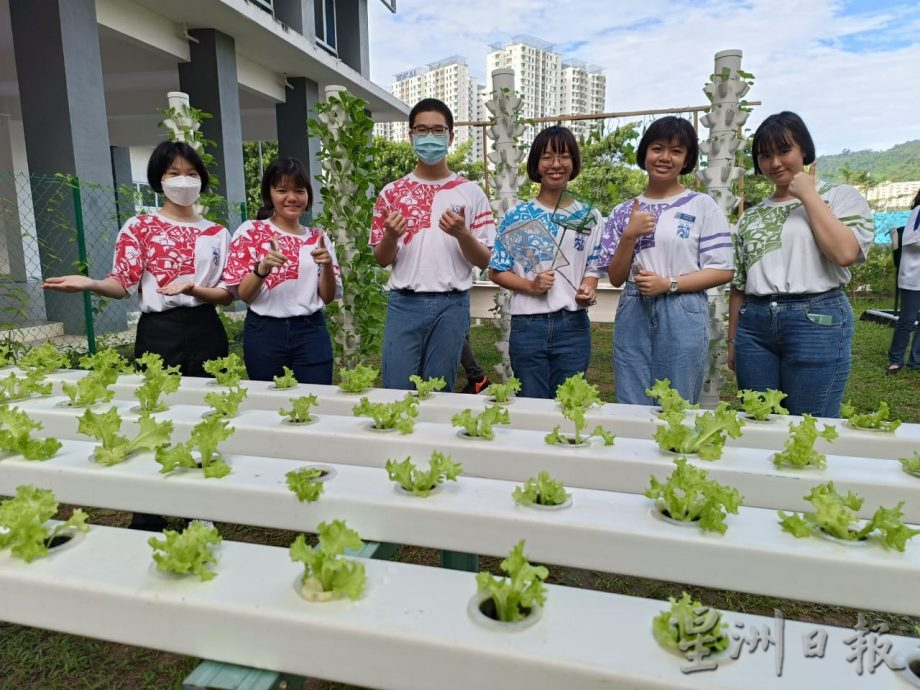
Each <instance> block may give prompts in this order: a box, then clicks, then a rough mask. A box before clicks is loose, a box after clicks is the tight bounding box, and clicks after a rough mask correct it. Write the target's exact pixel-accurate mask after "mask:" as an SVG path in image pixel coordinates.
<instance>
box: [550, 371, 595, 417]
mask: <svg viewBox="0 0 920 690" xmlns="http://www.w3.org/2000/svg"><path fill="white" fill-rule="evenodd" d="M556 402H558V403H559V404H560V405H561V406H562V409H572V408H576V407H582V408H585V409H587V408H589V407H591V406H592V405H600V404H602V402H603V401H602V400H601V393H600V390H599V389H598V387H597V386H595V385H594V384H593V383H589V382H588V381H586V380H585V375H584V373H583V372H578V373H577V374H575V375H573V376H569V378H567V379H566V380H565V381H563V382H562V383H560V384H559V386H557V387H556Z"/></svg>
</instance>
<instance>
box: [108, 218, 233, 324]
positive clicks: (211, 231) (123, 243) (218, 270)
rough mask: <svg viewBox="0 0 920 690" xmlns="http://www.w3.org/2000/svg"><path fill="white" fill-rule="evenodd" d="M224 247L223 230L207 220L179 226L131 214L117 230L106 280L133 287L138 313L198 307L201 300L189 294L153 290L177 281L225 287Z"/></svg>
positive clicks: (227, 234) (226, 240) (227, 239)
mask: <svg viewBox="0 0 920 690" xmlns="http://www.w3.org/2000/svg"><path fill="white" fill-rule="evenodd" d="M229 245H230V232H229V231H228V230H227V228H225V227H224V226H223V225H218V224H217V223H214V222H212V221H210V220H200V221H198V222H197V223H182V222H180V221H176V220H173V219H171V218H166V217H165V216H161V215H159V214H157V213H151V214H145V215H142V216H134V217H133V218H130V219H128V221H127V222H126V223H125V224H124V225H123V226H122V228H121V230H120V231H119V232H118V238H117V239H116V240H115V260H114V262H113V266H112V272H111V273H109V274H108V275H107V276H106V278H113V279H115V280H117V281H118V282H119V283H121V284H122V286H123V287H124V288H125V290H127V291H128V292H133V291H134V290H135V288H137V291H138V301H139V303H140V309H141V311H142V312H161V311H167V310H169V309H173V308H175V307H197V306H200V305H202V304H204V302H202V301H201V300H200V299H197V298H195V297H192V296H191V295H170V296H166V295H161V294H159V293H158V292H157V288H161V287H166V286H167V285H169V284H171V283H174V282H176V281H177V280H182V281H185V280H191V281H193V282H194V283H195V284H196V285H201V286H202V287H224V285H223V284H222V283H221V282H220V278H221V274H222V273H223V270H224V264H226V263H227V249H228V247H229Z"/></svg>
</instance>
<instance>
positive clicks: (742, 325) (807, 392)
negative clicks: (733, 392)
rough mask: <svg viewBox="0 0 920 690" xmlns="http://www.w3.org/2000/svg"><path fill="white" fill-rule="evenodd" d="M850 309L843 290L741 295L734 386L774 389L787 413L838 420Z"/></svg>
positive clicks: (848, 350)
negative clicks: (743, 296)
mask: <svg viewBox="0 0 920 690" xmlns="http://www.w3.org/2000/svg"><path fill="white" fill-rule="evenodd" d="M852 342H853V309H852V307H851V306H850V300H849V299H847V296H846V295H845V294H844V293H843V290H841V289H839V288H838V289H836V290H830V291H828V292H822V293H818V294H800V295H771V296H768V297H752V296H748V297H745V300H744V303H743V304H742V305H741V308H740V311H739V317H738V330H737V332H736V333H735V374H736V375H737V377H738V388H750V389H752V390H758V391H763V390H766V389H768V388H774V389H777V390H781V391H783V392H784V393H785V394H786V395H787V396H788V397H787V398H786V399H785V400H784V401H783V405H784V406H785V407H786V408H788V410H789V411H790V412H791V413H792V414H805V413H806V412H807V413H808V414H812V415H815V416H816V417H817V416H820V417H839V416H840V403H841V402H842V401H843V393H844V390H845V389H846V385H847V378H849V376H850V365H851V346H852Z"/></svg>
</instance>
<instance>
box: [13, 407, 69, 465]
mask: <svg viewBox="0 0 920 690" xmlns="http://www.w3.org/2000/svg"><path fill="white" fill-rule="evenodd" d="M41 428H42V424H41V422H36V421H34V420H32V418H31V417H29V415H28V414H26V413H25V412H23V411H22V410H20V409H18V408H16V407H13V408H10V407H8V406H6V405H3V406H0V451H4V452H7V453H18V454H20V455H22V456H23V457H24V458H25V459H26V460H48V459H49V458H52V457H54V455H55V454H56V453H57V452H58V451H59V450H60V449H61V445H62V444H61V442H60V441H58V440H57V439H56V438H43V439H37V438H32V432H33V431H38V430H39V429H41Z"/></svg>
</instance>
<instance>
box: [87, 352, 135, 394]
mask: <svg viewBox="0 0 920 690" xmlns="http://www.w3.org/2000/svg"><path fill="white" fill-rule="evenodd" d="M80 368H81V369H88V370H90V371H92V372H93V373H95V374H96V376H98V377H99V378H100V379H101V380H102V381H103V382H104V383H105V385H106V386H111V385H112V384H113V383H115V382H116V381H117V380H118V377H119V376H120V375H121V374H127V373H129V372H130V371H131V365H130V364H129V363H128V360H126V359H125V358H124V357H122V356H121V355H120V354H119V353H118V351H117V350H113V349H112V348H110V347H108V348H105V349H104V350H99V351H98V352H94V353H92V354H86V355H83V356H82V357H81V358H80Z"/></svg>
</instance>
